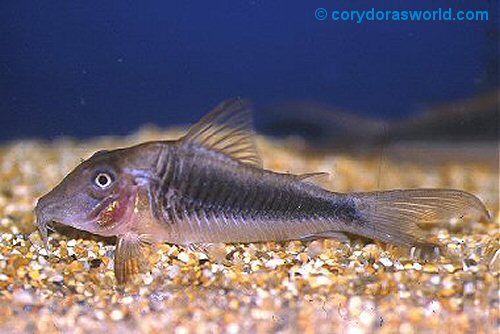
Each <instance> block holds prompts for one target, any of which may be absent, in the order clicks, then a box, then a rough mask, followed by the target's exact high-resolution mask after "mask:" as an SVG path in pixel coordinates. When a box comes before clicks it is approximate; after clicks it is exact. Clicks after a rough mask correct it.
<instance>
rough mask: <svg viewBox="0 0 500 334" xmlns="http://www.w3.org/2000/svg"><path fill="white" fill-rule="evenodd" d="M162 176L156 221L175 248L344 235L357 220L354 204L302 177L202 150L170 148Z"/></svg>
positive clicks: (199, 148) (349, 199) (350, 200)
mask: <svg viewBox="0 0 500 334" xmlns="http://www.w3.org/2000/svg"><path fill="white" fill-rule="evenodd" d="M167 154H168V164H167V168H166V169H165V170H163V171H162V172H163V174H162V175H160V176H159V178H160V179H162V180H163V182H162V184H161V186H160V187H158V188H157V191H156V193H155V196H156V197H157V199H158V200H157V212H156V215H157V216H158V217H161V218H162V220H163V221H164V222H165V224H166V225H167V227H166V229H167V230H170V232H171V237H170V238H171V240H168V241H170V242H174V243H180V244H188V243H211V242H252V241H267V240H277V241H281V240H291V239H300V238H305V237H307V236H310V235H311V234H315V233H322V232H326V231H331V230H340V229H345V226H344V225H345V224H346V221H352V220H354V219H355V218H356V212H357V210H356V208H355V204H354V201H353V199H352V198H349V197H347V196H344V195H341V194H333V193H330V192H328V191H326V190H324V189H322V188H320V187H318V186H315V185H313V184H311V183H308V182H303V181H302V180H301V179H300V178H299V177H297V176H294V175H288V174H278V173H274V172H270V171H266V170H263V169H258V168H255V167H254V166H251V165H248V164H243V163H240V162H238V161H236V160H234V159H231V158H229V157H228V156H226V155H224V154H221V153H219V152H214V151H209V150H206V149H204V148H201V147H197V148H194V147H190V148H189V149H185V148H177V147H171V148H170V149H169V150H168V153H167Z"/></svg>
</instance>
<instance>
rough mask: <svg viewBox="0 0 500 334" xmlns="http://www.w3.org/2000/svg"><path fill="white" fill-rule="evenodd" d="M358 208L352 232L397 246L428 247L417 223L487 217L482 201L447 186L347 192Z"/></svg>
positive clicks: (428, 244)
mask: <svg viewBox="0 0 500 334" xmlns="http://www.w3.org/2000/svg"><path fill="white" fill-rule="evenodd" d="M349 196H352V197H353V198H354V201H355V203H356V208H357V209H358V210H357V211H358V217H357V220H359V223H358V224H352V225H350V226H352V229H353V231H348V232H352V233H355V234H360V235H362V236H365V237H368V238H372V239H377V240H381V241H385V242H388V243H392V244H395V245H400V246H409V247H412V246H415V247H417V248H427V249H428V248H429V247H434V246H438V245H437V244H434V243H433V242H431V241H429V238H428V237H427V235H426V233H425V232H424V230H422V229H421V228H420V227H419V226H418V225H419V224H437V223H443V222H447V221H449V220H450V219H452V218H459V219H460V218H464V217H471V218H472V219H489V218H490V217H489V214H488V211H487V210H486V208H485V206H484V204H483V203H482V202H481V201H480V200H479V199H478V198H477V197H476V196H474V195H472V194H470V193H467V192H464V191H460V190H448V189H408V190H390V191H376V192H366V193H352V194H349Z"/></svg>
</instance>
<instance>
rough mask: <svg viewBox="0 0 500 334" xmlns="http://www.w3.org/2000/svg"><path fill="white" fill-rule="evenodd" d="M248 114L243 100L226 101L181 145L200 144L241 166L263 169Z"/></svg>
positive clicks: (246, 105) (248, 110)
mask: <svg viewBox="0 0 500 334" xmlns="http://www.w3.org/2000/svg"><path fill="white" fill-rule="evenodd" d="M251 111H252V109H251V107H250V105H249V103H248V102H246V101H244V100H241V99H239V98H235V99H230V100H226V101H224V102H222V103H221V104H219V105H218V106H217V107H216V108H215V109H214V110H212V111H211V112H209V113H208V114H207V115H205V116H204V117H203V118H202V119H201V120H200V121H199V122H198V123H196V124H195V125H193V126H192V127H191V128H190V129H189V131H188V133H187V134H186V135H185V136H184V137H183V138H182V139H181V142H182V143H183V144H197V145H201V146H203V147H205V148H208V149H211V150H216V151H219V152H222V153H224V154H226V155H228V156H230V157H232V158H234V159H237V160H239V161H241V162H243V163H247V164H251V165H253V166H256V167H262V161H261V159H260V156H259V153H258V152H257V147H256V145H255V141H254V135H255V132H254V130H253V122H252V113H251Z"/></svg>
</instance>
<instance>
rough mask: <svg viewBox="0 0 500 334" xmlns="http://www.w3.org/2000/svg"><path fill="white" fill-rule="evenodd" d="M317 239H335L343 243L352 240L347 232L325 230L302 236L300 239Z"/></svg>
mask: <svg viewBox="0 0 500 334" xmlns="http://www.w3.org/2000/svg"><path fill="white" fill-rule="evenodd" d="M315 239H335V240H338V241H340V242H342V243H349V240H350V239H349V237H348V236H347V234H345V233H342V232H339V231H325V232H319V233H313V234H308V235H306V236H304V237H302V238H300V240H304V241H309V240H315Z"/></svg>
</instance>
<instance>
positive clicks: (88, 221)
mask: <svg viewBox="0 0 500 334" xmlns="http://www.w3.org/2000/svg"><path fill="white" fill-rule="evenodd" d="M116 198H117V196H108V197H106V198H104V199H103V200H102V201H100V202H99V203H98V204H97V205H96V206H95V207H94V208H93V209H92V211H91V212H90V214H88V215H73V216H71V217H67V218H62V217H60V215H57V214H54V212H58V211H64V210H59V209H58V204H59V203H55V202H54V203H51V202H48V203H47V202H46V201H45V200H44V197H41V198H40V199H39V200H38V202H37V205H36V207H35V210H34V211H35V216H36V223H35V225H36V227H37V229H38V233H40V236H41V238H42V241H43V245H44V247H45V249H46V250H47V251H49V237H48V235H49V230H52V229H51V228H50V224H51V223H53V222H56V223H60V224H61V225H65V226H70V227H73V228H76V229H78V230H84V231H88V232H92V231H90V228H91V226H92V223H95V222H96V221H97V220H98V216H99V213H100V212H101V210H103V209H104V208H106V207H107V206H108V205H110V204H111V203H112V202H113V201H115V200H116Z"/></svg>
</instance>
